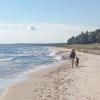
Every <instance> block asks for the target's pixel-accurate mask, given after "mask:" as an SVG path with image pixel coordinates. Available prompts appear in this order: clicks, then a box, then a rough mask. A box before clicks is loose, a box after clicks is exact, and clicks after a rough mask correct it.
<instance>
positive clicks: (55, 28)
mask: <svg viewBox="0 0 100 100" xmlns="http://www.w3.org/2000/svg"><path fill="white" fill-rule="evenodd" d="M98 28H100V27H99V26H82V25H65V24H54V23H34V24H0V43H48V42H49V43H53V42H62V43H63V42H66V41H67V39H68V38H69V37H71V36H73V35H77V34H80V33H81V32H82V31H87V30H89V31H94V30H95V29H98Z"/></svg>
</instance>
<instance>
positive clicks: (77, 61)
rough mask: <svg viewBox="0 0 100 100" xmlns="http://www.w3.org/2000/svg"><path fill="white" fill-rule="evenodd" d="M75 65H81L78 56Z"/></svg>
mask: <svg viewBox="0 0 100 100" xmlns="http://www.w3.org/2000/svg"><path fill="white" fill-rule="evenodd" d="M75 65H76V67H77V68H78V65H79V58H78V57H77V56H76V60H75Z"/></svg>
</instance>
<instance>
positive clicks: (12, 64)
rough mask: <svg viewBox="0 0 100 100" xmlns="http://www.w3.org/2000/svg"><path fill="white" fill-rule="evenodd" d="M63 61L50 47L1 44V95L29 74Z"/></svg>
mask: <svg viewBox="0 0 100 100" xmlns="http://www.w3.org/2000/svg"><path fill="white" fill-rule="evenodd" d="M62 60H64V59H62V56H61V54H59V53H57V52H56V50H54V49H53V48H52V47H50V46H42V45H34V44H0V94H1V95H2V93H3V92H4V91H5V89H6V88H7V87H9V86H10V85H13V84H14V83H16V82H18V81H20V80H24V79H25V75H26V74H27V72H29V71H33V70H36V69H41V68H43V67H46V66H49V65H50V64H54V63H58V62H60V61H62Z"/></svg>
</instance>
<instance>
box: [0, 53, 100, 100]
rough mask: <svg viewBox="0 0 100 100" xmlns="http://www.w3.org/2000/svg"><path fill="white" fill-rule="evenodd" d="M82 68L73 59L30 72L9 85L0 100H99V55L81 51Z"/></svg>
mask: <svg viewBox="0 0 100 100" xmlns="http://www.w3.org/2000/svg"><path fill="white" fill-rule="evenodd" d="M78 55H79V57H80V65H79V68H73V69H72V68H71V64H70V61H67V62H66V61H65V62H64V63H63V64H62V63H61V64H59V65H56V66H54V67H52V68H46V69H42V70H39V71H35V72H34V71H33V72H31V73H30V74H29V75H28V76H27V78H26V80H24V81H22V82H20V83H17V84H15V85H13V86H11V87H9V88H8V89H7V90H6V91H5V93H4V95H3V96H1V97H0V100H100V56H98V55H92V54H85V53H78Z"/></svg>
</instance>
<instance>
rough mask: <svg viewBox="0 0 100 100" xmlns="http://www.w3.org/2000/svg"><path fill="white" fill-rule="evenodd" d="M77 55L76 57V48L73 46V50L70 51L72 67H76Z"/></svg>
mask: <svg viewBox="0 0 100 100" xmlns="http://www.w3.org/2000/svg"><path fill="white" fill-rule="evenodd" d="M75 57H76V52H75V49H74V48H72V50H71V52H70V59H71V63H72V68H73V67H74V61H75Z"/></svg>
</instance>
